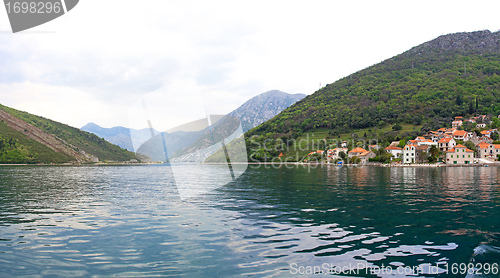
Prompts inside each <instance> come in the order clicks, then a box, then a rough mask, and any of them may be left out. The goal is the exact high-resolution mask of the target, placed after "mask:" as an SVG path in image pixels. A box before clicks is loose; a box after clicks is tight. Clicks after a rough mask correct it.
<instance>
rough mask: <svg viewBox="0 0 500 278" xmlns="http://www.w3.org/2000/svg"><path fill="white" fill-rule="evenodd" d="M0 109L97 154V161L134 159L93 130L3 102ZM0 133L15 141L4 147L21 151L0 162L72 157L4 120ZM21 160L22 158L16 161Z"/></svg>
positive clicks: (63, 160) (46, 161) (38, 160)
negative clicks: (54, 149)
mask: <svg viewBox="0 0 500 278" xmlns="http://www.w3.org/2000/svg"><path fill="white" fill-rule="evenodd" d="M0 109H1V110H3V111H5V112H7V113H9V114H11V115H12V116H14V117H16V118H18V119H21V120H23V121H25V122H27V123H29V124H32V125H34V126H36V127H38V128H40V129H41V130H43V131H44V132H46V133H49V134H53V135H55V136H56V137H58V138H60V139H62V140H64V141H65V142H67V143H69V144H71V145H72V146H74V147H76V148H77V149H79V150H83V151H85V152H86V153H89V154H92V155H94V156H97V157H98V158H99V159H100V160H101V161H105V160H108V161H128V160H131V159H136V156H135V154H134V153H132V152H129V151H127V150H124V149H122V148H120V147H118V146H115V145H113V144H111V143H109V142H107V141H105V140H104V139H102V138H99V137H97V136H96V135H94V134H91V133H88V132H85V131H81V130H79V129H77V128H74V127H71V126H68V125H65V124H62V123H58V122H55V121H52V120H49V119H45V118H43V117H39V116H35V115H32V114H29V113H26V112H22V111H18V110H15V109H12V108H9V107H6V106H3V105H0ZM0 134H1V135H2V137H3V138H4V139H6V140H9V138H13V139H14V140H15V141H16V143H14V144H9V146H8V147H5V150H4V151H7V149H9V148H10V149H9V150H10V152H21V153H22V154H23V155H22V156H17V158H16V159H17V160H16V161H15V162H14V160H12V159H10V160H9V159H6V160H0V163H40V162H42V163H51V162H54V163H62V162H69V161H73V160H74V159H73V158H72V157H69V156H67V155H65V154H62V153H57V152H54V151H53V150H51V149H50V148H48V147H46V146H44V145H43V144H41V143H38V142H36V141H34V140H31V139H29V138H27V137H26V136H25V135H24V134H22V133H19V132H16V131H14V130H12V129H10V128H9V127H7V125H6V124H5V123H0ZM9 142H10V141H9ZM14 150H16V151H14ZM0 151H1V150H0ZM18 158H19V159H18ZM21 158H23V159H21ZM21 160H22V162H20V161H21Z"/></svg>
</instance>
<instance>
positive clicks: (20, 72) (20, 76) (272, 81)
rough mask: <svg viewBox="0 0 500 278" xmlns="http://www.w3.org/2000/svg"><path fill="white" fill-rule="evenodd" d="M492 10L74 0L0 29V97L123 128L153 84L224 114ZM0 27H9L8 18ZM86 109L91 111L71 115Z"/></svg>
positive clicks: (482, 23) (67, 118)
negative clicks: (15, 30) (31, 22)
mask: <svg viewBox="0 0 500 278" xmlns="http://www.w3.org/2000/svg"><path fill="white" fill-rule="evenodd" d="M450 3H452V4H450ZM486 6H487V7H488V8H487V9H485V8H484V7H486ZM498 8H500V4H499V3H498V1H492V2H489V3H485V4H483V5H476V6H471V5H470V4H467V5H462V4H460V3H458V2H456V1H455V2H438V3H436V2H431V1H421V2H419V3H418V4H415V3H409V4H406V3H404V4H403V3H401V2H400V1H383V2H373V1H360V2H338V1H312V2H308V3H307V4H305V3H304V2H294V1H272V2H269V1H252V2H239V1H184V2H181V1H158V0H145V1H140V2H132V1H118V0H115V1H113V0H109V1H91V0H89V1H80V3H79V4H78V6H76V7H75V8H74V9H73V10H71V11H70V12H69V13H68V14H67V15H65V16H62V17H60V18H58V19H56V20H54V21H51V22H49V23H47V24H44V25H41V26H39V27H36V28H34V29H32V30H30V31H29V32H25V33H21V34H7V33H3V34H0V60H1V61H2V63H1V66H0V85H1V87H2V88H4V89H5V90H3V91H0V99H1V101H2V102H5V103H6V104H7V103H8V104H10V105H12V106H13V107H15V108H18V109H26V110H28V109H33V110H28V111H29V112H31V113H39V114H42V115H47V116H48V115H50V116H51V117H53V118H54V119H61V120H62V121H63V122H65V123H68V124H71V125H75V126H79V125H82V121H85V120H86V119H88V122H90V121H94V122H96V123H98V124H102V125H127V124H128V123H127V120H126V119H127V112H126V111H128V107H130V106H131V105H133V103H135V102H136V101H137V100H138V99H140V98H141V97H142V96H143V95H144V94H147V93H151V92H155V93H158V92H162V94H163V97H162V99H164V101H165V103H164V104H163V106H165V107H168V106H169V105H172V103H176V102H177V100H179V101H181V99H182V96H181V94H183V92H184V93H185V92H186V91H190V92H196V93H197V94H199V95H201V98H202V102H203V105H204V109H205V110H206V112H207V113H228V112H230V111H231V110H233V109H235V108H237V107H238V106H239V105H240V104H242V103H243V102H244V101H246V100H248V99H249V98H251V97H253V96H255V95H257V94H259V93H262V92H265V91H268V90H273V89H279V90H282V91H285V92H289V93H306V94H311V93H313V92H314V91H316V90H317V89H319V86H320V83H321V85H322V86H324V85H326V84H328V83H332V82H334V81H335V80H337V79H339V78H341V77H344V76H346V75H349V74H350V73H352V72H355V71H358V70H361V69H363V68H365V67H368V66H370V65H372V64H375V63H377V62H379V61H382V60H384V59H386V58H389V57H392V56H394V55H397V54H399V53H401V52H403V51H405V50H407V49H409V48H411V47H413V46H415V45H417V44H420V43H423V42H425V41H428V40H431V39H433V38H435V37H437V36H439V35H441V34H446V33H452V32H459V31H474V30H480V29H487V28H490V29H492V31H493V30H497V29H499V26H498V23H497V20H496V14H495V13H496V12H495V11H496V10H498ZM0 29H2V30H8V29H9V27H8V22H6V17H5V18H2V20H0ZM42 31H47V32H42ZM30 32H31V33H30ZM181 86H187V88H181ZM13 91H15V92H16V95H15V96H11V95H10V93H11V92H13ZM69 95H70V96H69ZM33 99H39V101H38V103H35V102H34V101H31V100H33ZM63 100H65V101H67V102H63ZM79 100H80V101H79ZM30 103H31V104H30ZM37 107H38V108H37ZM83 107H85V108H87V109H88V107H95V110H96V112H95V113H87V114H86V115H85V116H84V114H81V113H83V112H81V113H69V114H67V112H68V111H85V109H84V108H83ZM45 109H48V110H45ZM91 109H94V108H91ZM97 110H100V111H101V112H97ZM92 111H94V110H92ZM185 113H188V112H187V111H185ZM179 115H180V114H179ZM180 118H182V117H180ZM187 118H189V117H187ZM83 124H84V123H83Z"/></svg>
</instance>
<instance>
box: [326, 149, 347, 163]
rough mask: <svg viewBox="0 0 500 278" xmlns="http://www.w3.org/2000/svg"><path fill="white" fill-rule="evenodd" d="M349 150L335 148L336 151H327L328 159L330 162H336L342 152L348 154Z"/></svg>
mask: <svg viewBox="0 0 500 278" xmlns="http://www.w3.org/2000/svg"><path fill="white" fill-rule="evenodd" d="M347 150H348V149H347V148H335V149H330V150H327V151H326V158H327V159H328V160H329V161H335V160H337V159H339V158H341V157H340V153H341V152H344V153H346V154H347Z"/></svg>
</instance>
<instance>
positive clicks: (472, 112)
mask: <svg viewBox="0 0 500 278" xmlns="http://www.w3.org/2000/svg"><path fill="white" fill-rule="evenodd" d="M472 114H474V106H473V105H472V101H471V102H469V115H472Z"/></svg>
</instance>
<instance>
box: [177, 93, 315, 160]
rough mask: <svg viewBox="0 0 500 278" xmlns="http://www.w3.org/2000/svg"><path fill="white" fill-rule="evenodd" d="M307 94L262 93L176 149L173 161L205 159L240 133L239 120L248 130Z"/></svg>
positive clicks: (243, 127) (244, 130)
mask: <svg viewBox="0 0 500 278" xmlns="http://www.w3.org/2000/svg"><path fill="white" fill-rule="evenodd" d="M305 96H306V95H304V94H288V93H284V92H282V91H278V90H273V91H268V92H265V93H262V94H259V95H257V96H255V97H253V98H251V99H250V100H248V101H246V102H245V103H244V104H242V105H241V106H240V107H238V108H237V109H235V110H233V111H232V112H231V113H229V114H228V115H227V116H226V117H223V118H222V119H220V121H218V122H217V123H216V124H212V129H211V130H210V129H206V130H204V131H203V132H202V133H200V135H199V137H198V138H197V140H196V141H194V142H192V144H190V145H188V146H186V147H185V148H182V149H180V150H178V151H176V152H174V153H173V155H172V157H173V160H172V161H190V162H200V161H204V160H205V159H206V158H207V157H209V156H210V155H212V154H213V153H214V152H215V151H217V150H218V149H219V148H220V146H219V145H217V143H218V144H221V143H220V142H222V140H223V139H224V141H225V142H226V143H227V142H228V140H229V139H228V137H229V136H231V134H233V133H234V132H238V131H237V129H238V127H239V124H240V123H241V126H242V129H243V132H246V131H248V130H250V129H251V128H253V127H255V126H257V125H259V124H261V123H263V122H265V121H267V120H269V119H271V118H272V117H274V116H276V115H277V114H278V113H279V112H281V111H282V110H283V109H286V108H287V107H289V106H290V105H292V104H294V103H295V102H297V101H299V100H301V99H303V98H304V97H305ZM213 122H214V121H212V123H213Z"/></svg>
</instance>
